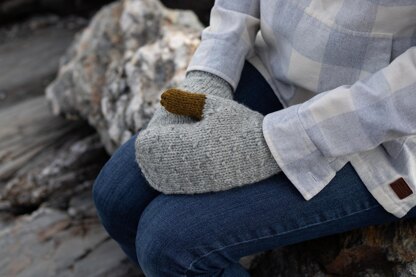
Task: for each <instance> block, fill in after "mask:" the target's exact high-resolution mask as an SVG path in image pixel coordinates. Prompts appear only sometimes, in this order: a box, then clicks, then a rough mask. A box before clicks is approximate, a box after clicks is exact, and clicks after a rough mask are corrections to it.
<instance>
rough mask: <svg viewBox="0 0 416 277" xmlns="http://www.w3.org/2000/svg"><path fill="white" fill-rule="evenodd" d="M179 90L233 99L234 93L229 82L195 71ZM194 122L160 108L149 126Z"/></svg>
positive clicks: (188, 76) (189, 74)
mask: <svg viewBox="0 0 416 277" xmlns="http://www.w3.org/2000/svg"><path fill="white" fill-rule="evenodd" d="M178 89H182V90H186V91H189V92H195V93H204V94H210V95H216V96H220V97H223V98H226V99H233V91H232V88H231V86H230V85H229V84H228V83H227V81H225V80H224V79H222V78H220V77H218V76H217V75H214V74H211V73H209V72H205V71H199V70H194V71H190V72H188V73H187V74H186V77H185V79H184V80H183V81H182V83H181V84H179V86H178ZM192 122H195V120H194V119H192V118H190V117H188V116H183V115H177V114H172V113H168V112H167V111H166V110H165V109H164V108H162V107H158V108H157V109H156V111H155V113H154V114H153V117H152V118H151V119H150V121H149V124H148V126H149V127H150V126H153V127H156V126H164V125H168V124H176V123H192Z"/></svg>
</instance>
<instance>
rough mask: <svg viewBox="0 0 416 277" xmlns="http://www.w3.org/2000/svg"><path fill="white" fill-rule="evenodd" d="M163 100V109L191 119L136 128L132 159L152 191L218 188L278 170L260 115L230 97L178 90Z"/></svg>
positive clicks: (169, 192) (194, 191)
mask: <svg viewBox="0 0 416 277" xmlns="http://www.w3.org/2000/svg"><path fill="white" fill-rule="evenodd" d="M162 100H163V101H162V103H163V106H164V108H165V112H167V113H175V114H176V115H178V116H184V115H186V116H187V117H188V118H191V119H192V121H191V122H186V123H169V124H165V125H163V126H160V125H158V126H148V127H147V128H146V129H145V130H143V131H141V132H140V133H139V135H138V137H137V139H136V144H135V148H136V159H137V163H138V164H139V166H140V168H141V170H142V173H143V175H144V177H145V178H146V180H147V181H148V182H149V184H150V185H151V186H152V187H153V188H155V189H156V190H158V191H160V192H163V193H166V194H195V193H206V192H215V191H222V190H228V189H231V188H234V187H239V186H243V185H247V184H252V183H255V182H258V181H260V180H263V179H266V178H268V177H270V176H272V175H274V174H277V173H278V172H280V168H279V166H278V165H277V163H276V161H275V160H274V158H273V156H272V154H271V152H270V150H269V148H268V146H267V143H266V141H265V139H264V137H263V132H262V122H263V118H264V116H263V115H262V114H260V113H258V112H256V111H253V110H251V109H249V108H248V107H246V106H244V105H242V104H240V103H237V102H236V101H233V100H230V99H225V98H223V97H219V96H216V95H210V94H200V93H190V92H186V91H183V90H180V89H173V90H168V91H166V92H165V93H164V94H162ZM187 103H188V104H189V103H197V106H199V107H201V110H199V111H198V110H197V109H195V107H193V106H190V105H187ZM199 119H200V120H199Z"/></svg>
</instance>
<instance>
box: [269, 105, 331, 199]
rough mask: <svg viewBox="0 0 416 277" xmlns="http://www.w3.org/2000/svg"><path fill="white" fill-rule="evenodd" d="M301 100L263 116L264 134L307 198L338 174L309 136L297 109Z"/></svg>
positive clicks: (291, 178) (290, 176)
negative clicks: (296, 103)
mask: <svg viewBox="0 0 416 277" xmlns="http://www.w3.org/2000/svg"><path fill="white" fill-rule="evenodd" d="M300 105H301V104H298V105H293V106H290V107H288V108H286V109H283V110H279V111H276V112H273V113H270V114H268V115H266V116H265V117H264V120H263V135H264V138H265V140H266V142H267V145H268V146H269V148H270V151H271V153H272V155H273V157H274V158H275V160H276V162H277V164H278V165H279V167H280V168H281V169H282V171H283V173H284V174H285V175H286V176H287V178H288V179H289V180H290V181H291V182H292V183H293V185H294V186H295V187H296V188H297V190H298V191H299V192H300V193H301V194H302V196H303V197H304V198H305V200H309V199H311V198H312V197H314V196H315V195H316V194H318V193H319V192H320V191H321V190H322V189H323V188H324V187H325V186H326V185H327V184H328V183H329V182H330V180H331V179H332V178H333V177H334V176H335V174H336V170H335V169H334V168H333V166H332V165H331V163H332V162H333V161H334V160H335V159H336V158H334V157H330V158H328V157H325V156H323V155H322V153H321V152H320V151H319V149H318V148H317V147H316V146H315V145H314V143H313V142H312V141H311V139H310V138H309V136H308V134H307V133H306V131H305V129H304V128H303V125H302V122H301V121H300V118H299V115H298V110H299V107H300Z"/></svg>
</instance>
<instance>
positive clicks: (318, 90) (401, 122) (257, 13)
mask: <svg viewBox="0 0 416 277" xmlns="http://www.w3.org/2000/svg"><path fill="white" fill-rule="evenodd" d="M245 60H248V61H249V62H251V63H252V64H253V65H254V66H255V67H256V68H257V69H258V70H259V71H260V72H261V73H262V74H263V76H264V77H265V78H266V80H267V81H268V82H269V83H270V85H271V87H272V88H273V90H274V91H275V93H276V95H277V97H279V99H280V101H281V102H282V104H283V105H284V107H285V109H283V110H279V111H276V112H273V113H271V114H268V115H266V116H265V118H264V121H263V133H264V136H265V139H266V142H267V144H268V146H269V147H270V150H271V152H272V154H273V156H274V158H275V159H276V161H277V163H278V164H279V166H280V167H281V168H282V170H283V172H284V173H285V174H286V176H287V177H288V178H289V179H290V180H291V182H292V183H293V184H294V186H295V187H296V188H297V189H298V190H299V192H300V193H301V194H302V196H303V197H304V198H305V199H306V200H309V199H311V198H312V197H314V196H315V195H316V194H318V193H319V192H320V191H321V190H322V189H323V188H324V187H325V186H326V185H327V184H328V183H329V181H330V180H331V179H332V178H333V177H334V176H335V173H336V172H337V171H338V170H339V169H341V168H342V167H343V166H344V165H345V164H346V163H347V162H351V164H352V165H353V167H354V168H355V170H356V171H357V173H358V174H359V176H360V178H361V179H362V181H363V182H364V184H365V185H366V187H367V188H368V190H369V191H370V192H371V194H372V195H373V196H374V197H375V198H376V200H377V201H378V202H379V203H380V204H381V205H382V206H383V207H384V208H385V210H386V211H388V212H390V213H392V214H394V215H395V216H397V217H402V216H404V215H405V214H406V213H407V212H408V211H409V210H410V209H411V208H412V207H414V206H415V205H416V136H415V135H416V1H415V0H217V1H216V3H215V5H214V7H213V9H212V11H211V22H210V26H209V27H207V28H206V29H205V30H204V31H203V33H202V40H201V44H200V45H199V47H198V48H197V50H196V52H195V54H194V56H193V58H192V60H191V62H190V64H189V66H188V69H187V71H191V70H204V71H207V72H210V73H213V74H216V75H218V76H220V77H222V78H223V79H225V80H227V81H228V82H229V83H230V84H231V85H232V86H233V88H234V89H235V88H236V86H237V83H238V81H239V78H240V75H241V70H242V67H243V64H244V61H245ZM253 93H255V92H253ZM345 185H346V186H348V183H346V184H345Z"/></svg>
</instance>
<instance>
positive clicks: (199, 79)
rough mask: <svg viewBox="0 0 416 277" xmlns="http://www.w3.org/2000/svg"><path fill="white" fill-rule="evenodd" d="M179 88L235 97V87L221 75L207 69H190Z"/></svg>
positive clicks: (229, 97) (224, 96)
mask: <svg viewBox="0 0 416 277" xmlns="http://www.w3.org/2000/svg"><path fill="white" fill-rule="evenodd" d="M178 88H179V89H182V90H186V91H189V92H199V93H204V94H210V95H215V96H219V97H223V98H226V99H233V89H232V87H231V85H230V84H229V83H228V82H227V81H225V80H224V79H222V78H221V77H218V76H217V75H214V74H212V73H209V72H205V71H200V70H192V71H189V72H188V73H187V74H186V78H185V80H184V81H183V82H182V83H181V84H180V85H179V86H178Z"/></svg>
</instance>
